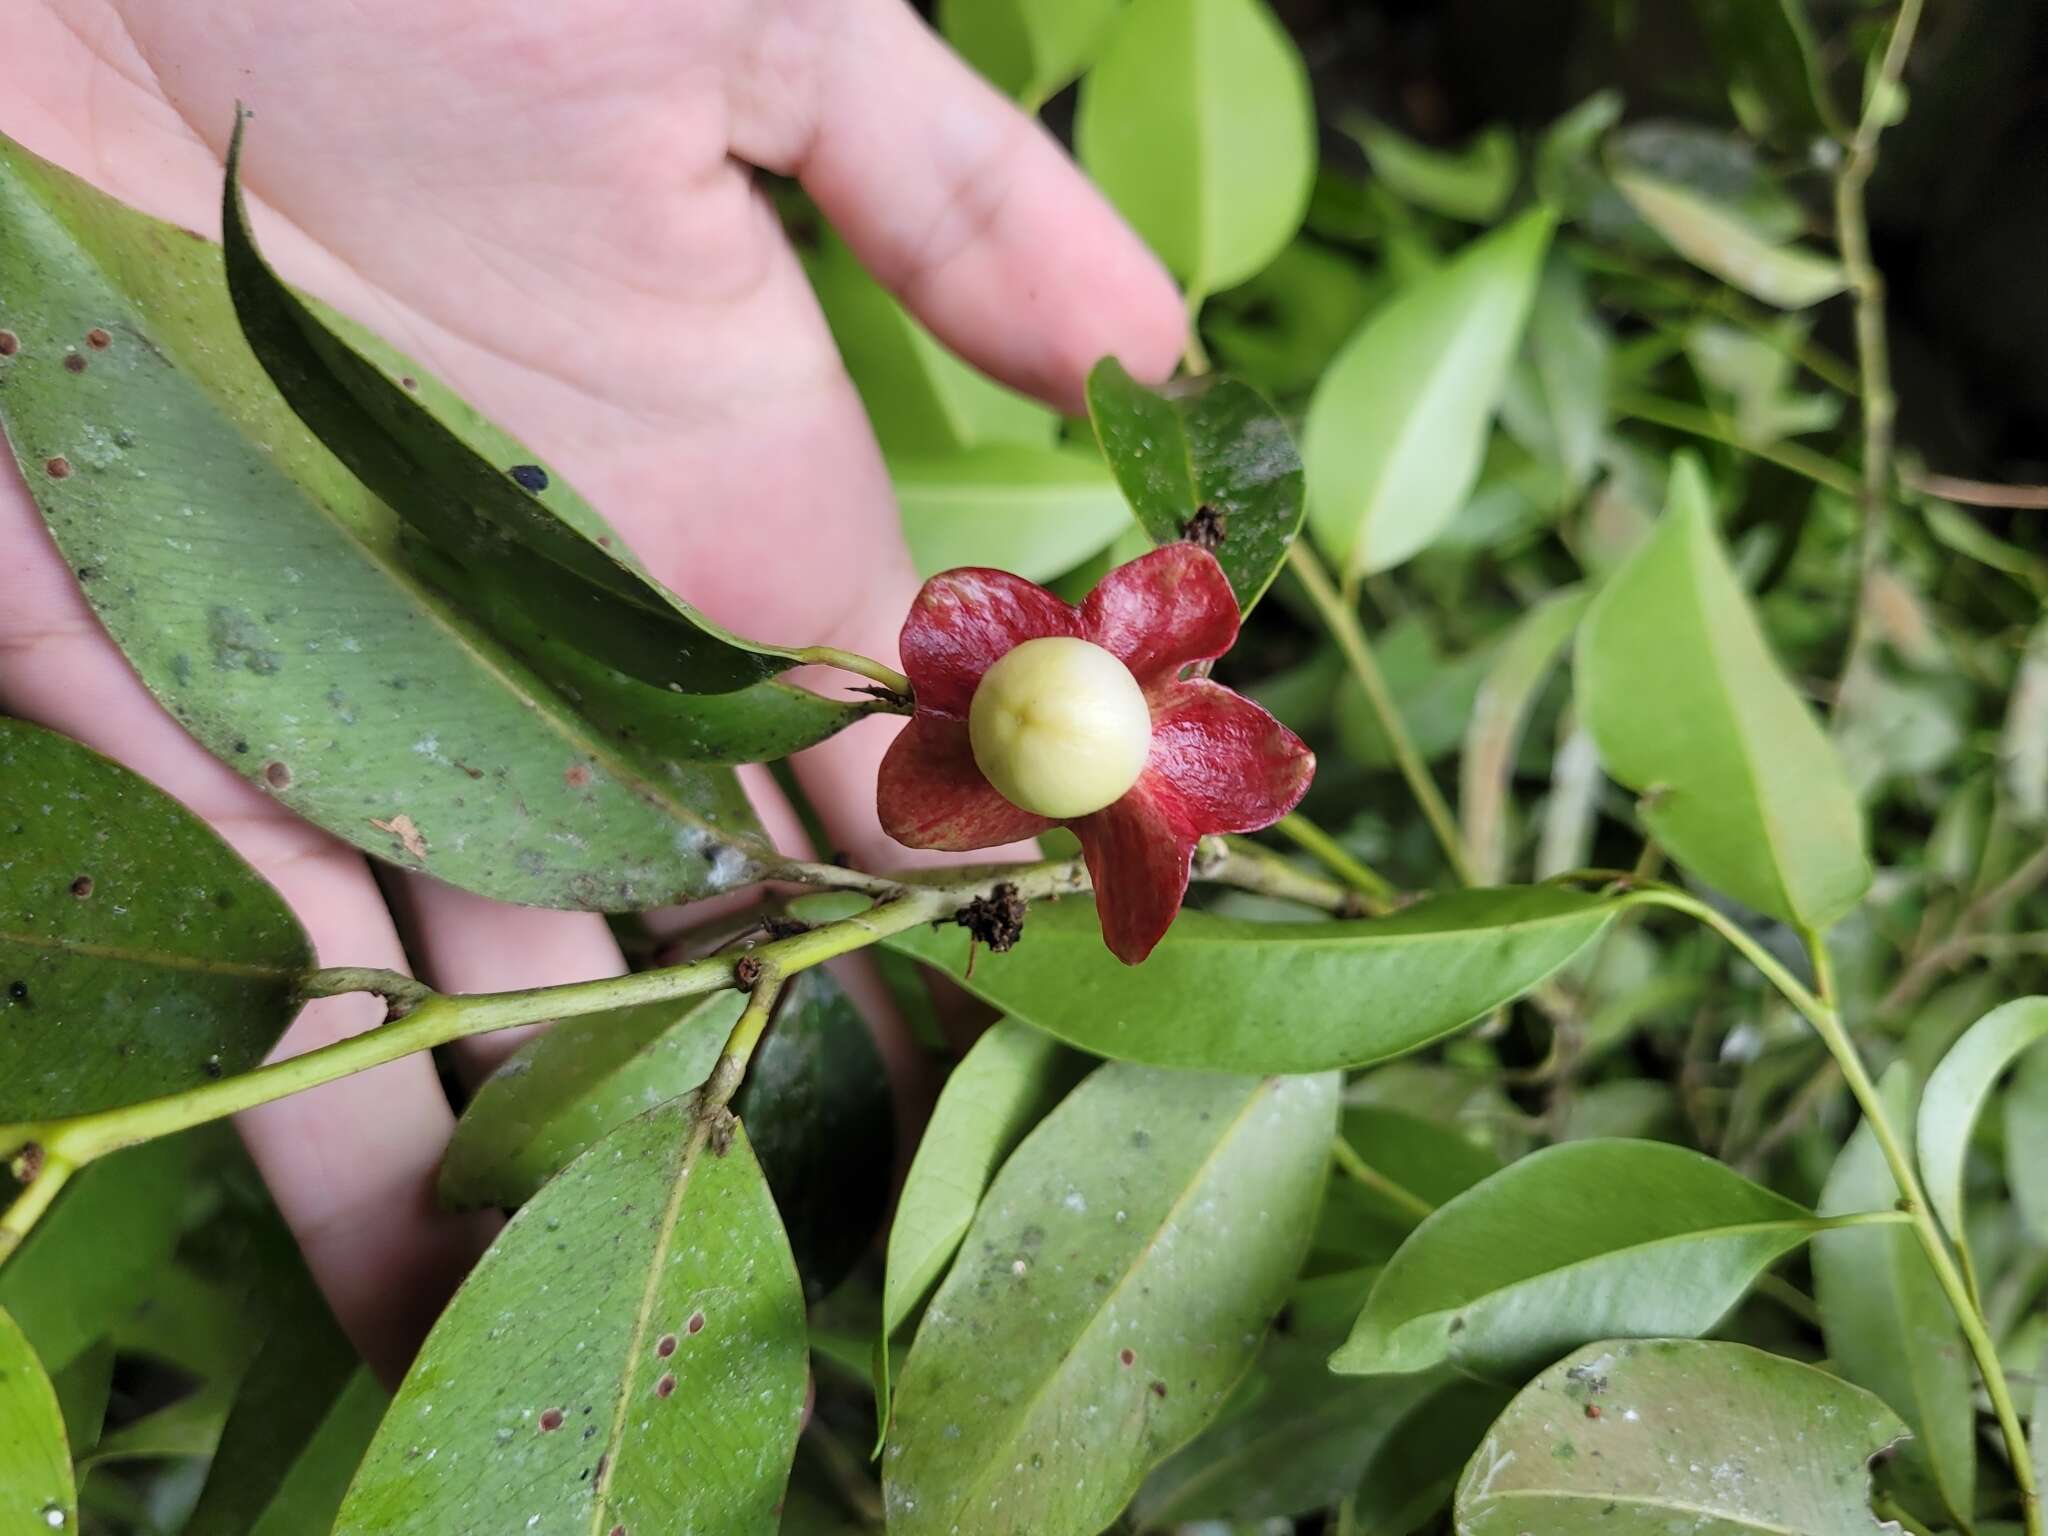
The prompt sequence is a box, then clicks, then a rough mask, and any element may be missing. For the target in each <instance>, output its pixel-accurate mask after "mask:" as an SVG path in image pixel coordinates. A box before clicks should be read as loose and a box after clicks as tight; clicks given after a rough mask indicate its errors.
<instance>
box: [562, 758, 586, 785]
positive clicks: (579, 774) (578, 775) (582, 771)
mask: <svg viewBox="0 0 2048 1536" xmlns="http://www.w3.org/2000/svg"><path fill="white" fill-rule="evenodd" d="M562 782H563V783H564V784H566V785H568V786H569V787H570V788H571V789H581V788H582V787H583V786H584V785H586V784H588V783H589V782H590V769H589V768H588V767H586V766H585V765H584V764H582V763H572V764H571V765H570V766H569V771H568V772H567V773H565V774H563V775H562Z"/></svg>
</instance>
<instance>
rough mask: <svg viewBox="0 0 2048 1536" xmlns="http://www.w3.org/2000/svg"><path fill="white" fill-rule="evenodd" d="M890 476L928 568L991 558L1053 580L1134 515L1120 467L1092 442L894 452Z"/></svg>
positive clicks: (914, 552) (922, 565) (922, 566)
mask: <svg viewBox="0 0 2048 1536" xmlns="http://www.w3.org/2000/svg"><path fill="white" fill-rule="evenodd" d="M889 478H890V480H891V482H892V483H893V484H894V485H895V487H896V501H897V505H898V506H899V508H900V509H901V511H902V516H903V536H904V538H906V539H907V540H909V542H910V554H911V558H912V559H913V560H915V561H916V562H917V573H918V575H920V576H932V575H936V574H937V573H938V572H940V571H950V570H953V569H954V568H955V567H958V566H963V565H992V566H995V567H996V568H997V569H999V570H1005V571H1012V572H1014V573H1015V574H1017V575H1019V576H1022V577H1024V578H1025V579H1026V580H1027V581H1047V580H1050V579H1051V578H1052V577H1054V576H1057V575H1059V574H1060V572H1062V571H1065V570H1068V569H1070V568H1072V567H1073V566H1076V565H1079V564H1080V563H1081V562H1082V561H1083V560H1086V559H1087V558H1088V557H1089V556H1090V555H1092V554H1094V553H1095V552H1096V551H1097V550H1099V549H1101V548H1102V547H1103V546H1104V545H1106V544H1108V543H1109V541H1110V540H1112V539H1114V538H1115V537H1116V536H1117V535H1118V534H1119V533H1121V532H1122V531H1123V530H1124V529H1126V528H1128V527H1129V526H1130V521H1131V514H1130V509H1129V508H1128V507H1127V506H1125V505H1124V499H1123V497H1122V495H1121V494H1119V493H1118V491H1117V487H1116V479H1115V477H1114V476H1112V475H1111V474H1110V472H1109V470H1108V469H1107V468H1106V467H1105V466H1104V465H1103V462H1102V460H1101V459H1100V458H1099V457H1098V456H1097V455H1095V454H1092V453H1089V452H1087V451H1086V450H1077V449H1073V448H1054V447H1030V446H1026V445H1024V444H1021V443H996V444H990V445H987V446H984V447H980V448H970V449H965V450H963V451H961V452H959V453H953V454H947V455H945V456H944V457H941V458H925V459H901V458H900V459H893V460H891V461H890V464H889Z"/></svg>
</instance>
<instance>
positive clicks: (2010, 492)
mask: <svg viewBox="0 0 2048 1536" xmlns="http://www.w3.org/2000/svg"><path fill="white" fill-rule="evenodd" d="M1899 478H1900V479H1901V480H1903V481H1905V482H1906V484H1907V485H1909V486H1911V487H1912V488H1913V489H1914V490H1916V491H1918V492H1920V493H1921V494H1922V495H1923V496H1933V497H1937V498H1939V499H1940V500H1942V501H1953V502H1958V503H1960V504H1961V505H1963V506H1966V507H2010V508H2013V509H2014V510H2016V511H2020V512H2048V485H1995V484H1993V483H1992V482H1991V481H1989V480H1965V479H1963V478H1962V477H1960V476H1958V475H1934V474H1922V473H1919V472H1917V471H1914V470H1910V469H1909V470H1907V471H1906V472H1905V473H1904V474H1902V475H1900V476H1899Z"/></svg>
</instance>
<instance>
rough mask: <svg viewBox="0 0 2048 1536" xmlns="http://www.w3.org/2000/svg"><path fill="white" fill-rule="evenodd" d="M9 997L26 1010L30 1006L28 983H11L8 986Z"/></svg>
mask: <svg viewBox="0 0 2048 1536" xmlns="http://www.w3.org/2000/svg"><path fill="white" fill-rule="evenodd" d="M7 995H8V997H9V998H10V999H12V1000H13V1001H14V1002H15V1003H17V1004H19V1005H20V1006H21V1007H23V1008H26V1007H28V1006H29V1001H28V983H27V982H25V981H10V982H9V983H8V984H7Z"/></svg>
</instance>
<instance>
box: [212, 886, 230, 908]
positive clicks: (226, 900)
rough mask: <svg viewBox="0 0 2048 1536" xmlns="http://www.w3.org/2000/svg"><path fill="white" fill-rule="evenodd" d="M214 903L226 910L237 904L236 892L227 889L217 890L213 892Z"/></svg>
mask: <svg viewBox="0 0 2048 1536" xmlns="http://www.w3.org/2000/svg"><path fill="white" fill-rule="evenodd" d="M213 904H214V905H215V906H216V907H219V908H220V909H221V911H223V912H225V911H227V909H228V908H230V907H232V906H233V905H234V904H235V893H234V892H233V891H226V890H222V891H215V892H214V893H213Z"/></svg>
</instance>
